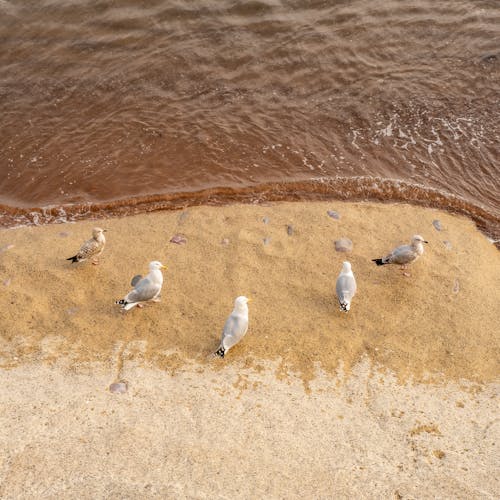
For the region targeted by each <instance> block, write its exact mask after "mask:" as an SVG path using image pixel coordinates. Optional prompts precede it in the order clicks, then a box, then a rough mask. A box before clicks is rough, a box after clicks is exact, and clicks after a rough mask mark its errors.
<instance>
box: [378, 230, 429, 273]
mask: <svg viewBox="0 0 500 500" xmlns="http://www.w3.org/2000/svg"><path fill="white" fill-rule="evenodd" d="M423 243H429V242H428V241H425V240H424V239H423V238H422V236H420V235H419V234H415V235H414V236H412V238H411V242H410V244H409V245H401V246H399V247H396V248H395V249H394V250H393V251H392V252H391V253H390V254H388V255H386V256H385V257H382V258H381V259H372V261H373V262H375V264H377V266H384V265H385V264H398V265H400V266H402V267H401V268H402V269H405V268H406V266H407V265H408V264H411V263H412V262H414V261H415V260H417V259H418V258H419V257H420V256H421V255H422V254H423V253H424V245H423Z"/></svg>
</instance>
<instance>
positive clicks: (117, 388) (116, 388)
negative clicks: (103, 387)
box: [109, 382, 128, 394]
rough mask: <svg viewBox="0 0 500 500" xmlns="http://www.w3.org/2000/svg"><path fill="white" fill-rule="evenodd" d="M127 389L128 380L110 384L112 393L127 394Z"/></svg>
mask: <svg viewBox="0 0 500 500" xmlns="http://www.w3.org/2000/svg"><path fill="white" fill-rule="evenodd" d="M127 390H128V386H127V382H113V383H112V384H111V385H110V386H109V392H111V393H112V394H125V393H126V392H127Z"/></svg>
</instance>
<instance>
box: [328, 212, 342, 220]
mask: <svg viewBox="0 0 500 500" xmlns="http://www.w3.org/2000/svg"><path fill="white" fill-rule="evenodd" d="M326 213H327V214H328V215H329V216H330V217H331V218H332V219H335V220H339V219H340V214H339V213H338V212H335V210H327V212H326Z"/></svg>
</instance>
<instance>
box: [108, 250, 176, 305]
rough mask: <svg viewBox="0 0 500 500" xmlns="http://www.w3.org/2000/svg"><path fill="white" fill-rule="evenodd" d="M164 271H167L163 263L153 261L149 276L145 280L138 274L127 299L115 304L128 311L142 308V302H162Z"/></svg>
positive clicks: (133, 280) (133, 279) (134, 278)
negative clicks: (136, 307)
mask: <svg viewBox="0 0 500 500" xmlns="http://www.w3.org/2000/svg"><path fill="white" fill-rule="evenodd" d="M162 269H167V267H166V266H164V265H163V264H162V263H161V262H158V261H157V260H153V261H152V262H150V263H149V274H148V275H147V276H145V277H144V278H143V277H142V276H141V275H140V274H138V275H136V276H134V277H133V278H132V282H131V285H132V286H133V287H134V289H133V290H132V291H130V292H129V293H128V294H127V295H126V296H125V298H123V299H121V300H117V301H116V302H115V304H119V305H121V306H122V309H123V310H124V311H128V310H129V309H132V308H133V307H135V306H138V307H142V304H141V302H147V301H150V300H151V301H153V302H160V293H161V287H162V285H163V274H162V272H161V270H162Z"/></svg>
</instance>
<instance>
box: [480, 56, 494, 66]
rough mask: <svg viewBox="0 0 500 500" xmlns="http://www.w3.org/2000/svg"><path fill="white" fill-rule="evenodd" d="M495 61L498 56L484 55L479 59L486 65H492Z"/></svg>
mask: <svg viewBox="0 0 500 500" xmlns="http://www.w3.org/2000/svg"><path fill="white" fill-rule="evenodd" d="M497 60H498V56H497V55H496V54H486V55H485V56H483V57H482V58H481V61H482V62H484V63H488V64H493V63H494V62H496V61H497Z"/></svg>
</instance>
